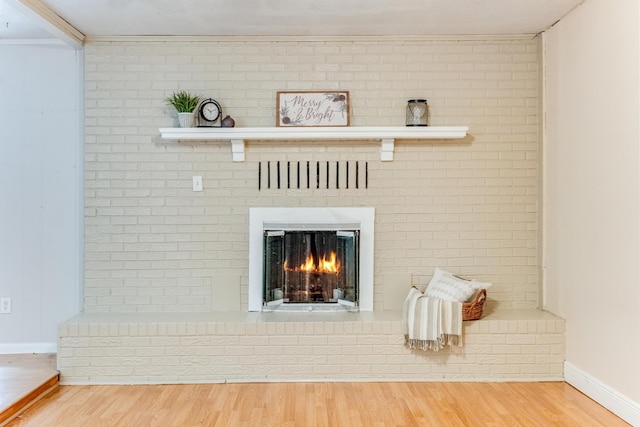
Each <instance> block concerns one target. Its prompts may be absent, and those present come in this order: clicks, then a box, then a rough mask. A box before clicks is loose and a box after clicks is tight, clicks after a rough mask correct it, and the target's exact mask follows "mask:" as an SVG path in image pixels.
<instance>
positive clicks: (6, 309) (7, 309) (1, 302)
mask: <svg viewBox="0 0 640 427" xmlns="http://www.w3.org/2000/svg"><path fill="white" fill-rule="evenodd" d="M9 313H11V298H9V297H2V298H0V314H9Z"/></svg>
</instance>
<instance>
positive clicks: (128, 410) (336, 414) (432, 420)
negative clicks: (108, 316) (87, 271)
mask: <svg viewBox="0 0 640 427" xmlns="http://www.w3.org/2000/svg"><path fill="white" fill-rule="evenodd" d="M8 425H9V426H12V427H16V426H39V427H42V426H65V427H74V426H92V427H94V426H127V427H128V426H136V427H138V426H162V427H164V426H296V427H297V426H349V427H357V426H438V427H439V426H464V427H468V426H536V427H537V426H563V427H565V426H580V427H584V426H607V427H615V426H627V425H628V424H626V423H625V422H623V421H622V420H621V419H619V418H618V417H616V416H615V415H613V414H612V413H610V412H609V411H607V410H606V409H604V408H603V407H602V406H600V405H598V404H597V403H595V402H594V401H592V400H591V399H589V398H588V397H586V396H584V395H583V394H582V393H580V392H578V391H577V390H575V389H574V388H573V387H571V386H569V385H568V384H566V383H562V382H547V383H544V382H536V383H257V384H256V383H248V384H196V385H193V384H192V385H161V386H160V385H131V386H61V387H59V388H58V389H56V390H55V391H53V392H52V393H50V394H49V395H48V396H46V397H44V398H42V399H41V400H39V401H38V402H37V403H35V404H34V405H33V406H32V407H30V408H29V409H28V410H27V411H26V412H24V413H23V414H22V415H20V416H19V417H17V418H16V419H14V420H13V421H11V422H10V423H9V424H8Z"/></svg>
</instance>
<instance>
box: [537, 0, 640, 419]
mask: <svg viewBox="0 0 640 427" xmlns="http://www.w3.org/2000/svg"><path fill="white" fill-rule="evenodd" d="M639 28H640V10H639V4H638V1H637V0H615V1H613V0H587V1H586V2H585V3H584V4H583V5H582V6H580V7H578V8H577V9H576V10H574V11H573V12H572V13H571V14H570V15H569V16H567V17H565V18H564V19H563V20H562V21H560V22H559V23H558V24H557V25H556V26H554V27H553V28H552V29H550V30H549V31H547V32H546V33H545V35H544V44H545V53H544V61H545V70H546V71H545V82H546V83H545V87H544V99H545V101H544V102H545V111H546V132H545V136H544V148H543V151H544V155H543V164H544V169H543V177H544V186H543V191H544V207H543V213H544V221H543V230H544V242H545V243H544V256H543V263H544V278H543V282H544V301H543V303H544V307H545V308H546V309H548V310H550V311H552V312H554V313H556V314H558V315H560V316H562V317H564V318H565V319H567V349H566V358H567V366H568V367H571V369H572V370H577V371H581V372H583V373H584V374H585V375H586V376H588V377H589V378H590V379H591V380H590V381H591V382H592V383H593V382H595V383H599V386H602V387H605V388H606V387H610V390H613V391H614V392H613V393H614V394H618V395H619V396H625V397H626V398H629V399H631V400H633V401H635V402H640V364H639V363H638V361H639V360H640V151H639V146H640V122H639V118H640V84H639V83H640V66H639V60H640V34H639ZM583 391H584V390H583ZM587 391H588V390H587ZM637 408H640V406H637Z"/></svg>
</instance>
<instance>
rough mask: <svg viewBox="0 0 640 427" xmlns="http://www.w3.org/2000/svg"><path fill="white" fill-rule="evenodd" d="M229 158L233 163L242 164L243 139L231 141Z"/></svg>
mask: <svg viewBox="0 0 640 427" xmlns="http://www.w3.org/2000/svg"><path fill="white" fill-rule="evenodd" d="M231 158H232V159H233V161H234V162H244V139H232V140H231Z"/></svg>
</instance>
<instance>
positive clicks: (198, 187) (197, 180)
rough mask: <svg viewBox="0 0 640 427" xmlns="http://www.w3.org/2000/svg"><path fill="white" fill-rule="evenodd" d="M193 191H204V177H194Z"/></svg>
mask: <svg viewBox="0 0 640 427" xmlns="http://www.w3.org/2000/svg"><path fill="white" fill-rule="evenodd" d="M193 191H202V177H201V176H194V177H193Z"/></svg>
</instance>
